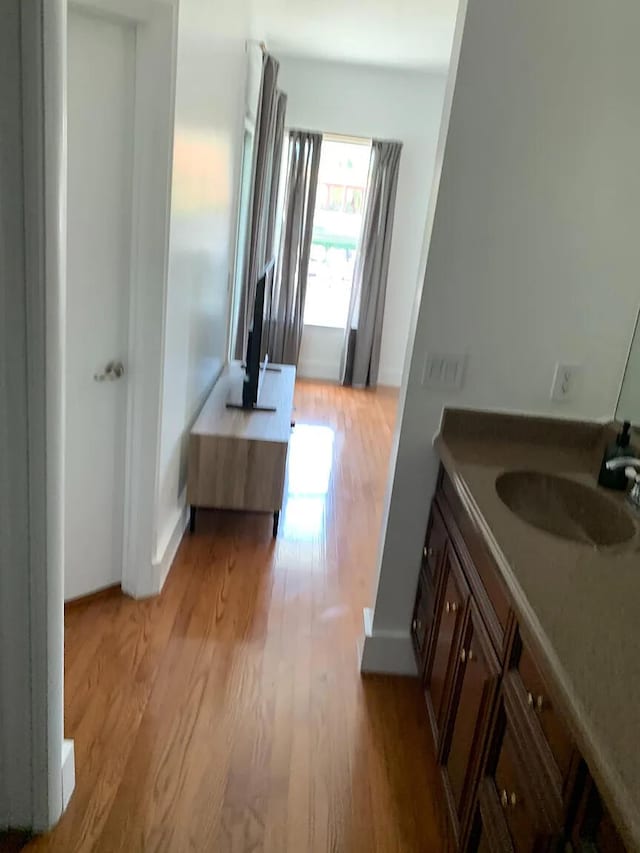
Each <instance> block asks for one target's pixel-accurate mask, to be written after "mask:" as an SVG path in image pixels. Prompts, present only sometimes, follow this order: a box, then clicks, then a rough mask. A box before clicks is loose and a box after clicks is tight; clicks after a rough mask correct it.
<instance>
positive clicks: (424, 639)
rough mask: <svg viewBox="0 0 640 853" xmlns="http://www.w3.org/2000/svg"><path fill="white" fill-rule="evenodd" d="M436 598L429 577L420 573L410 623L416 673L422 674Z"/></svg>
mask: <svg viewBox="0 0 640 853" xmlns="http://www.w3.org/2000/svg"><path fill="white" fill-rule="evenodd" d="M435 606H436V597H435V592H434V588H433V583H432V581H431V578H430V576H429V575H428V574H427V573H425V572H424V571H422V570H421V571H420V578H419V580H418V591H417V592H416V603H415V606H414V609H413V619H412V622H411V637H412V640H413V649H414V652H415V655H416V663H417V664H418V671H419V672H420V673H422V671H423V670H424V665H425V663H426V658H427V648H428V643H429V636H430V633H431V626H432V624H433V618H434V616H435Z"/></svg>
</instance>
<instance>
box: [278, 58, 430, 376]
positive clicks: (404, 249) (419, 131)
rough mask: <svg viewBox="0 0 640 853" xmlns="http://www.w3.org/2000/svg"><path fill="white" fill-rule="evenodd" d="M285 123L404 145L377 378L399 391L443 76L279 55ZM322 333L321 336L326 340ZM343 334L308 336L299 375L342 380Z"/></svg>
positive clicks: (330, 331)
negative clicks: (392, 140)
mask: <svg viewBox="0 0 640 853" xmlns="http://www.w3.org/2000/svg"><path fill="white" fill-rule="evenodd" d="M278 58H279V59H280V77H279V85H280V88H282V89H283V90H284V91H285V92H286V93H287V96H288V101H287V116H286V124H287V125H288V126H289V127H299V128H304V129H308V130H317V131H323V132H330V133H340V134H346V135H351V136H362V137H369V138H381V139H398V140H400V141H401V142H402V143H403V149H402V157H401V160H400V174H399V178H398V194H397V199H396V214H395V221H394V227H393V243H392V246H391V257H390V261H389V279H388V286H387V300H386V304H385V316H384V328H383V334H382V351H381V354H380V376H379V382H380V384H382V385H399V384H400V379H401V377H402V366H403V363H404V355H405V349H406V345H407V340H408V335H409V326H410V321H411V310H412V307H413V303H414V294H415V290H416V284H417V281H418V264H419V260H420V251H421V247H422V240H423V234H424V223H425V218H426V212H427V202H428V198H429V191H430V189H431V182H432V176H433V168H434V161H435V153H436V143H437V140H438V129H439V127H440V118H441V115H442V102H443V97H444V86H445V80H446V77H445V75H444V74H442V73H437V72H434V73H425V72H419V71H401V70H397V69H390V68H374V67H369V66H363V65H350V64H346V63H336V62H322V61H319V60H313V59H301V58H294V57H288V56H279V57H278ZM323 332H324V333H323ZM342 343H343V335H342V333H340V335H336V330H335V329H328V330H326V331H325V330H322V329H319V328H317V327H316V328H315V329H314V330H313V331H311V329H309V330H307V329H305V331H304V333H303V343H302V353H301V358H300V365H299V370H300V373H301V374H302V375H309V376H315V377H317V378H327V379H334V378H337V374H338V367H339V363H340V354H341V350H342Z"/></svg>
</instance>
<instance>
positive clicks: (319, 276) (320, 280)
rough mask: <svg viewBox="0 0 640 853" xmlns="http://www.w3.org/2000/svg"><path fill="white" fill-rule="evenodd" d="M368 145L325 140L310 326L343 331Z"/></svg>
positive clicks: (306, 312) (307, 301) (306, 317)
mask: <svg viewBox="0 0 640 853" xmlns="http://www.w3.org/2000/svg"><path fill="white" fill-rule="evenodd" d="M370 155H371V145H370V144H369V143H365V142H362V143H360V142H347V141H342V140H337V139H332V138H327V137H325V138H324V139H323V141H322V153H321V155H320V172H319V176H318V190H317V195H316V208H315V213H314V218H313V236H312V239H311V257H310V260H309V275H308V278H307V295H306V299H305V305H304V322H305V324H306V325H309V326H334V327H338V328H344V326H345V325H346V323H347V315H348V313H349V300H350V297H351V284H352V281H353V273H354V269H355V261H356V252H357V249H358V242H359V240H360V232H361V229H362V215H363V212H364V202H365V194H366V187H367V176H368V172H369V158H370Z"/></svg>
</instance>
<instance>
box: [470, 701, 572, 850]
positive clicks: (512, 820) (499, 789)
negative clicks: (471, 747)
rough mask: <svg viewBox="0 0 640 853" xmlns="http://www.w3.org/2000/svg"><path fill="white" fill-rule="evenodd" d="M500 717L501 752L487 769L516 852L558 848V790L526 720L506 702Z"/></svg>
mask: <svg viewBox="0 0 640 853" xmlns="http://www.w3.org/2000/svg"><path fill="white" fill-rule="evenodd" d="M498 717H499V722H498V724H497V726H496V747H497V752H496V753H495V754H494V755H493V756H492V758H491V760H490V762H489V766H488V768H487V772H488V774H489V775H490V777H491V778H492V779H493V783H494V786H495V791H496V795H497V797H498V801H499V802H500V805H501V807H502V811H503V814H504V818H505V820H506V823H507V826H508V828H509V835H510V837H511V843H512V844H513V848H514V850H515V851H516V853H541V851H551V850H556V849H558V845H559V843H560V839H561V837H562V830H563V827H562V816H561V806H559V808H555V806H554V803H555V797H556V795H555V792H553V791H552V792H549V790H548V780H547V779H546V778H545V777H544V774H543V772H542V768H541V766H540V763H539V761H538V759H537V758H536V755H535V749H534V745H533V744H532V743H531V739H530V735H529V733H528V732H527V729H526V727H523V725H522V721H520V720H512V719H511V718H510V717H509V714H505V710H504V707H503V706H501V709H500V713H499V715H498Z"/></svg>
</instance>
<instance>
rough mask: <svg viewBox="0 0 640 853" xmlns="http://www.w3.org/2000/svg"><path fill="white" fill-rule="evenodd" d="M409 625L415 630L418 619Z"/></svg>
mask: <svg viewBox="0 0 640 853" xmlns="http://www.w3.org/2000/svg"><path fill="white" fill-rule="evenodd" d="M411 627H412V628H413V630H414V631H415V630H416V628H417V627H418V620H417V619H414V620H413V622H412V623H411ZM529 695H531V694H529ZM531 701H533V696H532V697H531Z"/></svg>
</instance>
